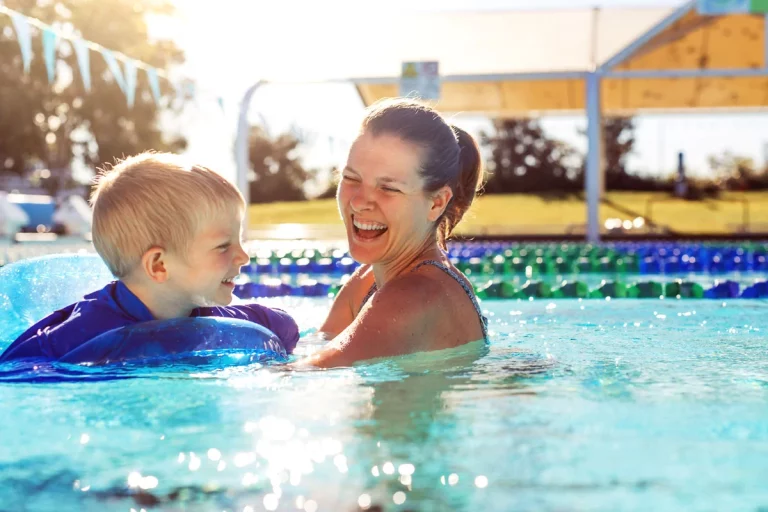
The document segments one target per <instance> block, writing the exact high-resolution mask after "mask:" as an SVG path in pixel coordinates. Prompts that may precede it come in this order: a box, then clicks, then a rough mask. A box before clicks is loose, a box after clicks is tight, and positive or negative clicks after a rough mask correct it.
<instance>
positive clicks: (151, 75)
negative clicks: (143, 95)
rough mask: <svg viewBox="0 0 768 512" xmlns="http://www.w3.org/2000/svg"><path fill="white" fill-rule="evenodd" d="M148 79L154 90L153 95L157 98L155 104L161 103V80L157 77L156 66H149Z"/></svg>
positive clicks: (151, 88) (150, 86) (150, 87)
mask: <svg viewBox="0 0 768 512" xmlns="http://www.w3.org/2000/svg"><path fill="white" fill-rule="evenodd" d="M146 71H147V80H148V81H149V89H150V90H151V91H152V96H153V97H154V98H155V104H156V105H160V82H159V81H158V79H157V70H156V69H155V68H151V67H147V69H146Z"/></svg>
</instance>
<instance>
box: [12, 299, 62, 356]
mask: <svg viewBox="0 0 768 512" xmlns="http://www.w3.org/2000/svg"><path fill="white" fill-rule="evenodd" d="M74 307H75V304H72V305H70V306H67V307H66V308H64V309H60V310H58V311H55V312H53V313H51V314H50V315H48V316H47V317H45V318H43V319H42V320H40V321H39V322H37V323H36V324H34V325H33V326H32V327H30V328H29V329H27V330H26V331H24V332H23V333H22V334H21V335H20V336H19V337H18V338H16V340H15V341H14V342H13V343H11V344H10V345H9V346H8V348H6V349H5V351H4V352H3V353H2V354H0V361H10V360H12V359H21V358H26V357H45V358H50V359H58V358H59V357H61V356H62V355H64V354H63V353H60V350H57V348H58V347H56V343H55V342H54V340H53V339H52V338H53V337H52V336H51V334H52V332H51V331H52V329H54V328H55V327H57V326H59V325H61V324H62V323H64V322H66V320H67V319H69V318H70V316H71V315H72V311H73V310H74Z"/></svg>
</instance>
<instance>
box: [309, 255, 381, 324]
mask: <svg viewBox="0 0 768 512" xmlns="http://www.w3.org/2000/svg"><path fill="white" fill-rule="evenodd" d="M373 283H374V279H373V270H371V267H370V265H363V266H361V267H360V268H358V269H357V270H355V271H354V272H353V273H352V275H351V276H350V278H349V281H347V282H346V284H344V286H343V287H342V288H341V290H339V294H338V295H336V298H335V299H334V301H333V304H332V305H331V310H330V311H329V312H328V317H327V318H326V319H325V322H323V325H321V326H320V328H319V329H318V331H319V332H320V333H322V334H324V335H325V336H326V337H327V338H328V339H331V338H335V337H336V336H338V335H339V334H340V333H341V332H342V331H343V330H344V329H346V328H347V326H349V324H351V323H352V321H353V320H354V319H355V316H356V315H357V312H358V308H359V307H360V303H361V302H362V301H363V299H364V298H365V295H366V294H367V293H368V290H370V289H371V286H372V285H373Z"/></svg>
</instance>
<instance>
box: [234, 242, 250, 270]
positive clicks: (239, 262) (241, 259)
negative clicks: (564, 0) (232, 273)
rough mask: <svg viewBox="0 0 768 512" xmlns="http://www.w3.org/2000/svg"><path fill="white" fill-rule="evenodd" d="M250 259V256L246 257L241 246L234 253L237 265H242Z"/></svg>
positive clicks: (246, 254)
mask: <svg viewBox="0 0 768 512" xmlns="http://www.w3.org/2000/svg"><path fill="white" fill-rule="evenodd" d="M250 261H251V258H249V257H248V253H247V252H245V250H244V249H243V248H242V247H238V248H237V254H235V263H236V264H237V265H238V266H239V267H242V266H243V265H246V264H247V263H248V262H250Z"/></svg>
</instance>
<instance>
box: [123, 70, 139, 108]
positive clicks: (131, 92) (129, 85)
mask: <svg viewBox="0 0 768 512" xmlns="http://www.w3.org/2000/svg"><path fill="white" fill-rule="evenodd" d="M123 68H125V98H126V99H127V100H128V106H129V107H131V108H133V103H134V101H136V61H134V60H133V59H125V62H123Z"/></svg>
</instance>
